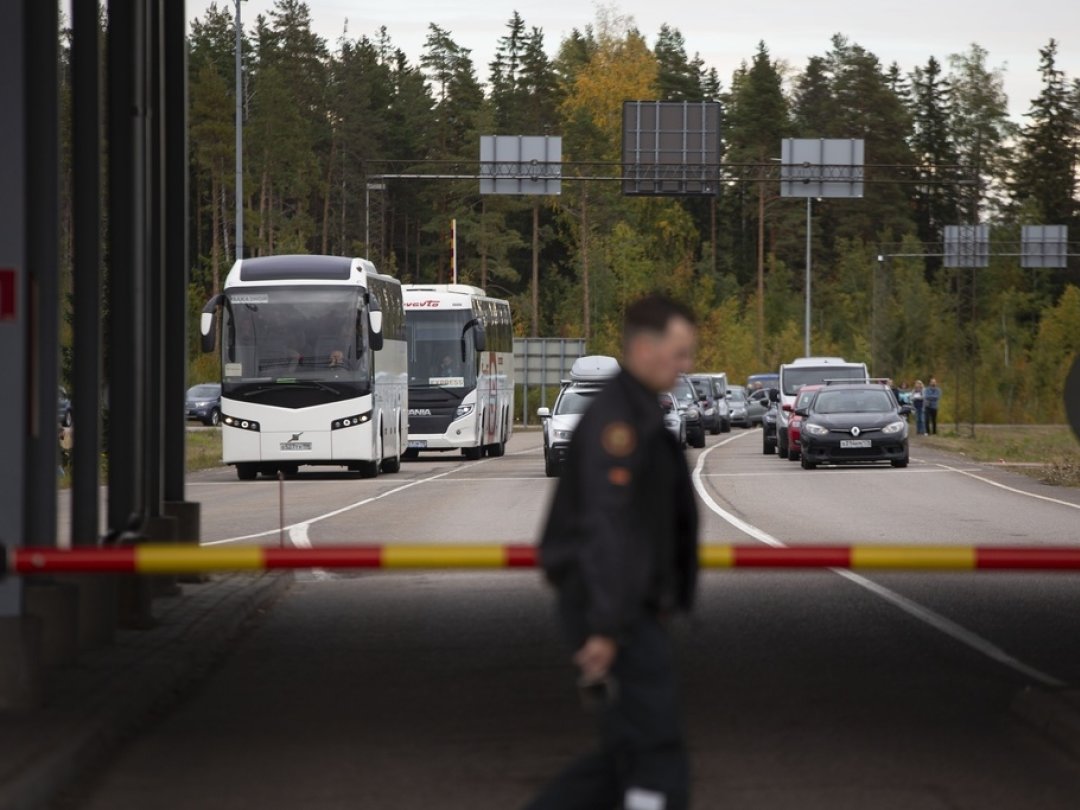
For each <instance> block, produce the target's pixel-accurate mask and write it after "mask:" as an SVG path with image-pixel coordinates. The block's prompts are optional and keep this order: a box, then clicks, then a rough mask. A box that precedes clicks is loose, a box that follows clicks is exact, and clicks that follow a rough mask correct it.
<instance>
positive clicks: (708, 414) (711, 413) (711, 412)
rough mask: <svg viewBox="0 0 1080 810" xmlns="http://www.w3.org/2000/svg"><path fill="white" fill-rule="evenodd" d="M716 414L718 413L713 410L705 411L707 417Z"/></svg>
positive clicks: (707, 409)
mask: <svg viewBox="0 0 1080 810" xmlns="http://www.w3.org/2000/svg"><path fill="white" fill-rule="evenodd" d="M714 413H716V411H714V410H713V409H712V408H706V409H705V415H706V416H712V415H713V414H714Z"/></svg>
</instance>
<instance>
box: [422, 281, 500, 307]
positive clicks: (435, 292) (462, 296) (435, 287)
mask: <svg viewBox="0 0 1080 810" xmlns="http://www.w3.org/2000/svg"><path fill="white" fill-rule="evenodd" d="M401 292H402V294H403V296H404V298H405V309H455V308H459V307H461V308H464V307H467V306H469V305H470V303H471V301H472V300H473V299H474V298H484V299H487V300H490V301H501V299H497V298H491V297H489V296H488V294H487V293H486V292H484V290H483V289H482V288H481V287H473V286H471V285H469V284H405V285H403V286H402V288H401Z"/></svg>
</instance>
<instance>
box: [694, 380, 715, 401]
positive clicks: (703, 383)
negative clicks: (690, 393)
mask: <svg viewBox="0 0 1080 810" xmlns="http://www.w3.org/2000/svg"><path fill="white" fill-rule="evenodd" d="M690 382H692V383H693V384H694V390H695V391H697V395H698V397H699V398H700V399H706V398H708V397H710V396H712V393H711V390H710V389H711V388H712V386H711V385H710V384H709V381H708V380H704V379H691V380H690Z"/></svg>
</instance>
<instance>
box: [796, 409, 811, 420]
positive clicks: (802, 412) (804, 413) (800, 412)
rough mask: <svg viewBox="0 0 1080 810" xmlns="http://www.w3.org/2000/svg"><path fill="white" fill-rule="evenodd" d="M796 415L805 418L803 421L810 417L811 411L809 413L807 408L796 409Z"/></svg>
mask: <svg viewBox="0 0 1080 810" xmlns="http://www.w3.org/2000/svg"><path fill="white" fill-rule="evenodd" d="M795 415H796V416H801V417H803V419H805V418H806V417H807V416H809V415H810V411H808V410H807V409H806V408H796V409H795Z"/></svg>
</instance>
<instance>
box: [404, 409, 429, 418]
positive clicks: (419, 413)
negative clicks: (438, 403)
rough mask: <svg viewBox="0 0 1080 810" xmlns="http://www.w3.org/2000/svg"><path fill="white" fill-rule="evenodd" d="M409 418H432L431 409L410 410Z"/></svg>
mask: <svg viewBox="0 0 1080 810" xmlns="http://www.w3.org/2000/svg"><path fill="white" fill-rule="evenodd" d="M409 416H431V408H409Z"/></svg>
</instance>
